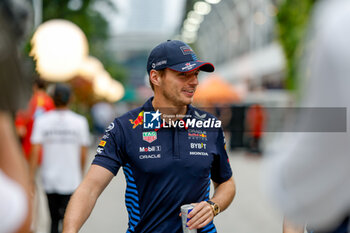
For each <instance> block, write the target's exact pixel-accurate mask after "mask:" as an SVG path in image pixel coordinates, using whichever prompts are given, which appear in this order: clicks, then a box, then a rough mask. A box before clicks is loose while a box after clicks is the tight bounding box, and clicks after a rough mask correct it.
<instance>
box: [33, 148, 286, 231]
mask: <svg viewBox="0 0 350 233" xmlns="http://www.w3.org/2000/svg"><path fill="white" fill-rule="evenodd" d="M93 153H94V152H93V150H91V153H90V154H91V157H90V161H91V160H92V158H93ZM230 163H231V166H232V169H233V173H234V178H235V181H236V186H237V194H236V197H235V199H234V201H233V203H232V204H231V206H230V207H229V208H228V209H227V210H226V211H224V212H223V213H221V214H219V215H218V216H217V217H216V218H215V221H214V222H215V225H216V227H217V230H218V232H219V233H279V232H282V230H281V229H282V217H281V216H280V215H279V214H278V213H277V212H276V211H275V210H274V209H273V208H272V207H271V205H270V204H269V202H268V201H267V200H266V198H265V197H264V195H263V193H262V191H261V174H260V172H261V159H260V158H259V157H252V156H247V155H245V154H244V153H243V152H231V153H230ZM124 193H125V181H124V175H123V174H122V172H119V173H118V175H117V176H116V177H115V178H114V179H113V180H112V182H111V184H110V185H109V186H108V187H107V188H106V190H105V191H104V192H103V193H102V195H101V196H100V198H99V200H98V201H97V204H96V206H95V208H94V210H93V212H92V214H91V216H90V217H89V219H88V221H87V222H86V223H85V225H84V226H83V228H82V229H81V231H80V232H81V233H96V232H103V233H117V232H118V233H119V232H126V229H127V212H126V208H125V206H124ZM43 217H44V216H43ZM42 219H43V221H45V220H44V219H47V218H46V217H44V218H42ZM45 225H47V223H45V222H42V223H41V228H42V229H45ZM46 229H47V228H46ZM38 232H40V233H41V232H43V233H44V232H45V231H38Z"/></svg>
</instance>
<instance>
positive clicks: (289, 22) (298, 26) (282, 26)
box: [277, 0, 316, 89]
mask: <svg viewBox="0 0 350 233" xmlns="http://www.w3.org/2000/svg"><path fill="white" fill-rule="evenodd" d="M315 1H316V0H285V1H283V3H282V4H281V6H280V7H279V13H278V15H277V27H278V30H277V31H278V33H279V35H278V37H279V40H280V42H281V44H282V47H283V49H284V52H285V55H286V58H287V83H286V85H287V88H288V89H295V88H296V87H297V83H298V80H297V79H298V77H297V69H298V68H297V66H298V62H299V60H300V58H301V55H302V52H303V47H302V46H303V43H302V42H303V40H304V39H305V36H306V30H307V26H308V23H309V17H310V14H311V10H312V7H313V5H314V3H315Z"/></svg>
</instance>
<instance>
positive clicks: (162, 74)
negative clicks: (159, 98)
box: [148, 69, 165, 91]
mask: <svg viewBox="0 0 350 233" xmlns="http://www.w3.org/2000/svg"><path fill="white" fill-rule="evenodd" d="M156 71H157V72H158V73H159V75H160V76H161V77H163V76H164V75H165V69H161V70H156ZM150 75H151V73H150V74H149V79H148V81H149V85H150V86H151V88H152V90H153V91H154V85H153V83H152V82H151V76H150Z"/></svg>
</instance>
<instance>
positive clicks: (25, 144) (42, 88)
mask: <svg viewBox="0 0 350 233" xmlns="http://www.w3.org/2000/svg"><path fill="white" fill-rule="evenodd" d="M46 86H47V83H46V82H45V81H44V80H42V79H40V78H39V77H38V78H36V79H35V80H34V84H33V95H32V97H31V99H30V101H29V104H28V107H27V109H25V110H19V111H18V112H17V115H16V121H15V125H16V130H17V133H18V135H19V137H20V139H21V144H22V149H23V153H24V155H25V158H26V159H27V160H29V156H30V149H31V143H30V136H31V134H32V129H33V123H34V120H35V118H37V117H38V116H40V115H41V114H43V113H44V112H47V111H50V110H52V109H54V107H55V105H54V103H53V100H52V98H51V97H50V96H49V95H48V94H47V93H46ZM40 161H41V156H40V157H39V161H38V162H39V163H40Z"/></svg>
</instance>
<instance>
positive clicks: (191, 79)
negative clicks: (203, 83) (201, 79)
mask: <svg viewBox="0 0 350 233" xmlns="http://www.w3.org/2000/svg"><path fill="white" fill-rule="evenodd" d="M188 78H189V81H188V82H189V84H190V85H193V86H197V85H198V77H197V75H195V74H193V75H191V76H190V77H188Z"/></svg>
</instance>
